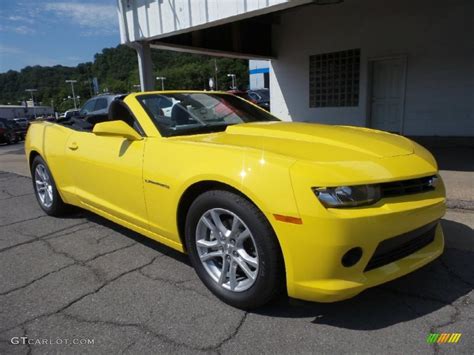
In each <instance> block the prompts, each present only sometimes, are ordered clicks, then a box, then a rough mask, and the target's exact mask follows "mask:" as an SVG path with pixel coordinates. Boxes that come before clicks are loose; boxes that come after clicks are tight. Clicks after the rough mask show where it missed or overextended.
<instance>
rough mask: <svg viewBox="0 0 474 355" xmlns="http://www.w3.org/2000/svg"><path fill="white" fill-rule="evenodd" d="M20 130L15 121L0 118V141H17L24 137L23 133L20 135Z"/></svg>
mask: <svg viewBox="0 0 474 355" xmlns="http://www.w3.org/2000/svg"><path fill="white" fill-rule="evenodd" d="M21 132H22V129H21V127H20V126H19V125H18V124H17V123H15V121H13V120H9V119H6V118H0V143H6V144H13V143H18V142H19V141H20V140H21V139H22V138H24V135H22V133H21ZM25 132H26V130H25Z"/></svg>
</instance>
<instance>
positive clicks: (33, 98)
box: [25, 89, 38, 120]
mask: <svg viewBox="0 0 474 355" xmlns="http://www.w3.org/2000/svg"><path fill="white" fill-rule="evenodd" d="M25 91H27V92H29V93H30V94H31V101H32V102H33V113H34V115H35V120H36V105H35V97H34V96H33V93H34V92H36V91H38V90H37V89H26V90H25Z"/></svg>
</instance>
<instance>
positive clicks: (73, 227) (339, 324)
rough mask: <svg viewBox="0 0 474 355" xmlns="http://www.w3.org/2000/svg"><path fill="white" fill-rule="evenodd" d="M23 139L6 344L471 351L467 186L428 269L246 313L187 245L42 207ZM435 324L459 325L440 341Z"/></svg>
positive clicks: (3, 290)
mask: <svg viewBox="0 0 474 355" xmlns="http://www.w3.org/2000/svg"><path fill="white" fill-rule="evenodd" d="M21 150H22V147H21V145H16V146H10V147H0V171H2V172H0V270H1V271H0V354H10V353H18V354H22V353H25V354H30V353H33V354H35V353H81V354H83V353H133V354H135V353H142V354H157V353H196V352H198V353H200V352H206V353H228V354H230V353H237V352H238V353H248V354H250V353H252V354H253V353H272V354H287V353H291V354H293V353H331V354H333V353H355V352H358V353H373V354H379V353H382V352H383V353H398V354H401V353H403V354H406V353H415V352H416V353H433V352H436V353H457V354H459V353H465V354H472V353H474V327H473V321H474V291H473V288H474V233H473V228H474V218H473V217H474V209H472V208H471V207H472V206H471V204H470V202H469V201H468V200H467V198H465V196H466V194H464V195H463V197H464V199H463V200H462V201H467V202H468V203H467V204H466V203H464V204H459V203H458V204H457V201H458V200H457V199H452V200H451V207H453V208H450V209H449V210H448V212H447V214H446V217H445V218H444V219H443V221H442V223H443V227H444V231H445V235H446V251H445V253H444V254H443V256H442V257H441V258H439V259H438V260H436V261H435V262H433V263H432V264H430V265H428V266H426V267H424V268H423V269H420V270H418V271H416V272H414V273H412V274H410V275H408V276H406V277H403V278H401V279H399V280H395V281H393V282H390V283H387V284H385V285H382V286H379V287H375V288H373V289H370V290H367V291H365V292H363V293H362V294H361V295H359V296H357V297H355V298H353V299H351V300H347V301H343V302H338V303H333V304H317V303H308V302H302V301H297V300H291V299H288V298H286V297H281V298H280V299H278V300H277V301H275V302H274V303H272V304H270V305H268V306H266V307H263V308H261V309H258V310H256V311H252V312H244V311H241V310H237V309H234V308H232V307H229V306H227V305H225V304H223V303H222V302H220V301H219V300H218V299H216V298H215V297H214V296H213V295H212V294H211V293H210V292H209V291H208V290H207V289H206V288H205V287H204V286H203V285H202V284H201V282H200V281H199V279H198V278H197V276H196V275H195V273H194V271H193V269H192V268H191V267H190V265H189V263H188V260H187V257H186V256H184V255H181V254H179V253H177V252H175V251H173V250H171V249H168V248H166V247H164V246H162V245H160V244H158V243H155V242H153V241H151V240H149V239H147V238H144V237H142V236H140V235H138V234H136V233H134V232H132V231H130V230H127V229H125V228H122V227H120V226H118V225H116V224H114V223H112V222H109V221H107V220H105V219H103V218H101V217H98V216H96V215H93V214H91V213H88V212H85V211H80V210H79V211H77V212H76V213H74V214H72V215H71V216H68V217H66V218H52V217H48V216H46V215H45V214H44V213H43V212H42V210H41V209H40V208H39V207H38V205H37V203H36V200H35V197H34V195H33V192H32V184H31V179H30V178H28V177H25V176H21V175H19V174H18V172H20V173H21V171H20V169H24V174H26V173H27V168H26V165H25V162H24V157H23V155H22V154H21V153H20V152H21ZM21 167H23V168H21ZM7 171H10V172H7ZM11 171H15V172H16V173H12V172H11ZM450 171H454V170H450ZM25 172H26V173H25ZM464 172H466V173H467V174H469V175H468V176H469V177H471V178H472V177H473V176H474V173H473V172H472V171H469V170H468V169H466V171H464ZM469 181H472V180H470V179H468V183H469ZM456 188H458V187H456ZM429 333H461V334H462V336H461V339H460V341H459V342H458V343H457V344H450V343H445V344H436V345H433V344H428V343H427V342H426V338H427V336H428V334H429ZM26 339H28V340H26ZM28 343H31V344H28Z"/></svg>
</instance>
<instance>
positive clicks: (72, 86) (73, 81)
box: [66, 80, 77, 110]
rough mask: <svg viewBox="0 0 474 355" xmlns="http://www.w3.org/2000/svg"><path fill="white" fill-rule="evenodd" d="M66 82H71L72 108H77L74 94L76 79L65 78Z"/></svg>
mask: <svg viewBox="0 0 474 355" xmlns="http://www.w3.org/2000/svg"><path fill="white" fill-rule="evenodd" d="M66 83H71V90H72V99H73V101H74V109H75V110H77V105H76V94H75V93H74V83H77V80H66Z"/></svg>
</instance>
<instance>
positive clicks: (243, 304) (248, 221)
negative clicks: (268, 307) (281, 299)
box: [185, 190, 285, 309]
mask: <svg viewBox="0 0 474 355" xmlns="http://www.w3.org/2000/svg"><path fill="white" fill-rule="evenodd" d="M211 209H225V210H227V211H230V212H232V213H233V214H235V215H236V216H238V218H239V219H240V220H241V221H243V222H244V223H245V227H247V228H248V229H249V230H250V232H251V235H252V238H253V239H252V241H253V242H254V245H255V248H256V251H257V253H258V254H257V255H258V270H257V276H256V277H255V280H254V281H253V284H252V286H251V287H250V288H248V289H246V290H244V291H240V292H236V291H231V290H229V289H226V288H224V287H223V286H222V285H221V284H219V283H218V282H217V281H215V280H214V279H213V278H212V277H211V275H210V274H209V272H208V271H206V268H205V266H204V265H203V263H202V262H201V259H200V257H199V254H198V247H197V245H196V238H198V237H197V227H198V223H199V220H200V219H201V217H202V216H203V215H204V214H205V213H206V212H208V211H209V210H211ZM185 239H186V248H187V251H188V253H189V257H190V260H191V263H192V265H193V266H194V269H195V270H196V273H197V275H198V276H199V278H200V279H201V280H202V282H203V283H204V284H205V285H206V287H207V288H209V290H211V292H212V293H214V294H215V295H216V296H217V297H219V298H220V299H221V300H222V301H224V302H225V303H227V304H229V305H231V306H234V307H237V308H241V309H252V308H256V307H259V306H262V305H264V304H266V303H268V302H269V301H271V300H272V299H274V298H275V297H276V296H277V295H278V294H279V293H281V291H282V290H283V289H284V287H285V274H284V262H283V257H282V253H281V249H280V246H279V243H278V240H277V238H276V235H275V233H274V231H273V229H272V227H271V225H270V224H269V222H268V221H267V219H266V217H265V216H264V215H263V213H262V212H261V211H260V210H259V209H258V208H257V207H256V206H255V205H254V204H253V203H251V202H250V201H249V200H247V199H246V198H245V197H243V196H240V195H238V194H236V193H233V192H229V191H224V190H211V191H207V192H205V193H203V194H202V195H200V196H198V197H197V198H196V200H195V201H194V202H193V203H192V204H191V206H190V208H189V211H188V214H187V217H186V226H185ZM229 280H230V279H229ZM229 282H230V281H229Z"/></svg>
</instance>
